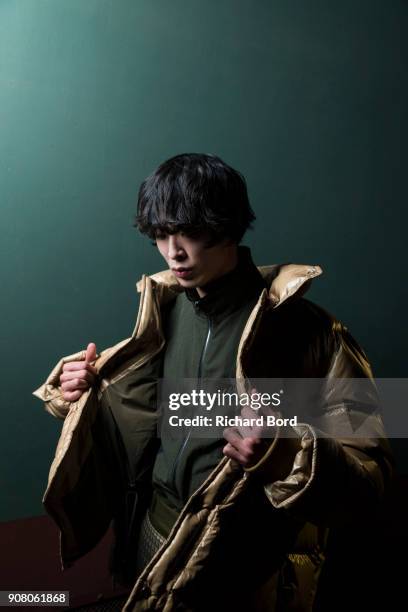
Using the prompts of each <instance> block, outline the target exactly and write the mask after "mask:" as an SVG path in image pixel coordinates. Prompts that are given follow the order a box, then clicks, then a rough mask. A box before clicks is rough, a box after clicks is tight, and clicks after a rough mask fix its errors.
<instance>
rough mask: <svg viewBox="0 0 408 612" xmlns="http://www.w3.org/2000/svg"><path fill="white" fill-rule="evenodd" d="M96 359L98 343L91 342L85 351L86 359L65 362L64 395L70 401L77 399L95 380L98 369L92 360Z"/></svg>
mask: <svg viewBox="0 0 408 612" xmlns="http://www.w3.org/2000/svg"><path fill="white" fill-rule="evenodd" d="M95 359H96V345H95V343H94V342H90V343H89V344H88V346H87V348H86V351H85V360H82V361H69V362H67V363H64V365H63V367H62V374H61V376H60V381H59V382H60V386H61V389H62V392H63V394H62V396H63V398H64V399H65V400H66V401H68V402H75V401H77V400H78V399H79V398H80V397H81V395H82V394H83V392H84V391H86V390H87V389H89V387H90V386H91V385H92V384H93V383H94V382H95V378H96V376H97V374H98V371H97V369H96V368H95V366H93V365H92V364H91V363H90V362H91V361H95Z"/></svg>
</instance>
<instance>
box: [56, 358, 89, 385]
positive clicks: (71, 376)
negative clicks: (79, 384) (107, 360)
mask: <svg viewBox="0 0 408 612" xmlns="http://www.w3.org/2000/svg"><path fill="white" fill-rule="evenodd" d="M82 364H84V362H82ZM75 379H78V380H84V381H86V382H88V383H89V384H92V383H93V382H94V380H95V374H94V372H92V371H90V370H88V369H84V367H83V366H82V368H81V369H75V370H64V371H63V373H62V374H61V376H60V383H64V382H67V381H71V380H75Z"/></svg>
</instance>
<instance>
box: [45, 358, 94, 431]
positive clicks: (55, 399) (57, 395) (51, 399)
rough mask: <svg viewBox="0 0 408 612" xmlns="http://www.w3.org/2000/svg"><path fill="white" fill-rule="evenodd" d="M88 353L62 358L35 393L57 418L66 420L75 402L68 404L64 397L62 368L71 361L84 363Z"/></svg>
mask: <svg viewBox="0 0 408 612" xmlns="http://www.w3.org/2000/svg"><path fill="white" fill-rule="evenodd" d="M85 353H86V351H79V352H78V353H73V354H72V355H68V356H67V357H62V358H61V359H60V360H59V361H58V363H57V364H56V366H55V367H54V368H53V370H52V371H51V373H50V374H49V376H48V377H47V379H46V381H45V383H44V384H42V385H41V387H39V388H38V389H36V390H35V391H34V392H33V395H35V397H38V399H40V400H42V401H43V402H44V404H45V409H46V410H47V411H48V412H49V413H50V414H52V415H53V416H55V417H58V418H60V419H65V417H66V416H67V414H68V412H69V409H70V407H71V404H74V403H75V402H67V401H66V400H64V398H63V396H62V390H61V387H60V384H59V379H60V376H61V374H62V368H63V366H64V364H65V363H68V362H69V361H83V360H84V359H85Z"/></svg>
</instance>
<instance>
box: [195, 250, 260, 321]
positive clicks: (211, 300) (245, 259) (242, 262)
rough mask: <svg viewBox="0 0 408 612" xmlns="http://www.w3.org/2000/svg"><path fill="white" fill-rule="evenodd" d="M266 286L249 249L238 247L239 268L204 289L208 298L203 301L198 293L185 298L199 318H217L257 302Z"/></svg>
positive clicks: (203, 298) (205, 297)
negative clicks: (255, 300) (253, 301)
mask: <svg viewBox="0 0 408 612" xmlns="http://www.w3.org/2000/svg"><path fill="white" fill-rule="evenodd" d="M265 287H266V283H265V280H264V278H263V277H262V275H261V274H260V273H259V271H258V269H257V267H256V266H255V264H254V262H253V261H252V257H251V251H250V250H249V248H248V247H244V246H240V247H238V263H237V266H236V267H235V268H234V269H233V270H231V272H228V273H227V274H224V275H223V276H221V277H220V278H217V279H216V280H213V281H211V282H210V283H208V284H207V285H206V286H205V290H206V295H205V296H204V297H200V296H199V294H198V293H197V290H196V289H186V290H185V295H186V298H187V299H188V300H189V301H190V302H191V304H192V306H193V308H194V310H195V312H196V314H197V315H198V316H204V317H211V318H212V319H217V318H218V317H221V316H225V315H228V314H230V313H232V312H234V311H236V310H239V309H240V308H241V307H242V306H243V305H244V304H247V303H248V302H251V301H252V300H253V299H255V298H257V297H258V295H259V294H260V293H261V291H262V289H265Z"/></svg>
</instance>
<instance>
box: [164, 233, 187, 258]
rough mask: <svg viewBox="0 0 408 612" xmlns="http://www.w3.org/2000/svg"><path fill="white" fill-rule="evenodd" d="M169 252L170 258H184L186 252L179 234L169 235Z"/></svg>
mask: <svg viewBox="0 0 408 612" xmlns="http://www.w3.org/2000/svg"><path fill="white" fill-rule="evenodd" d="M167 254H168V258H169V259H184V257H185V255H186V254H185V252H184V249H183V247H182V245H181V244H180V240H179V237H178V236H177V234H170V235H169V242H168V251H167Z"/></svg>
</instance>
